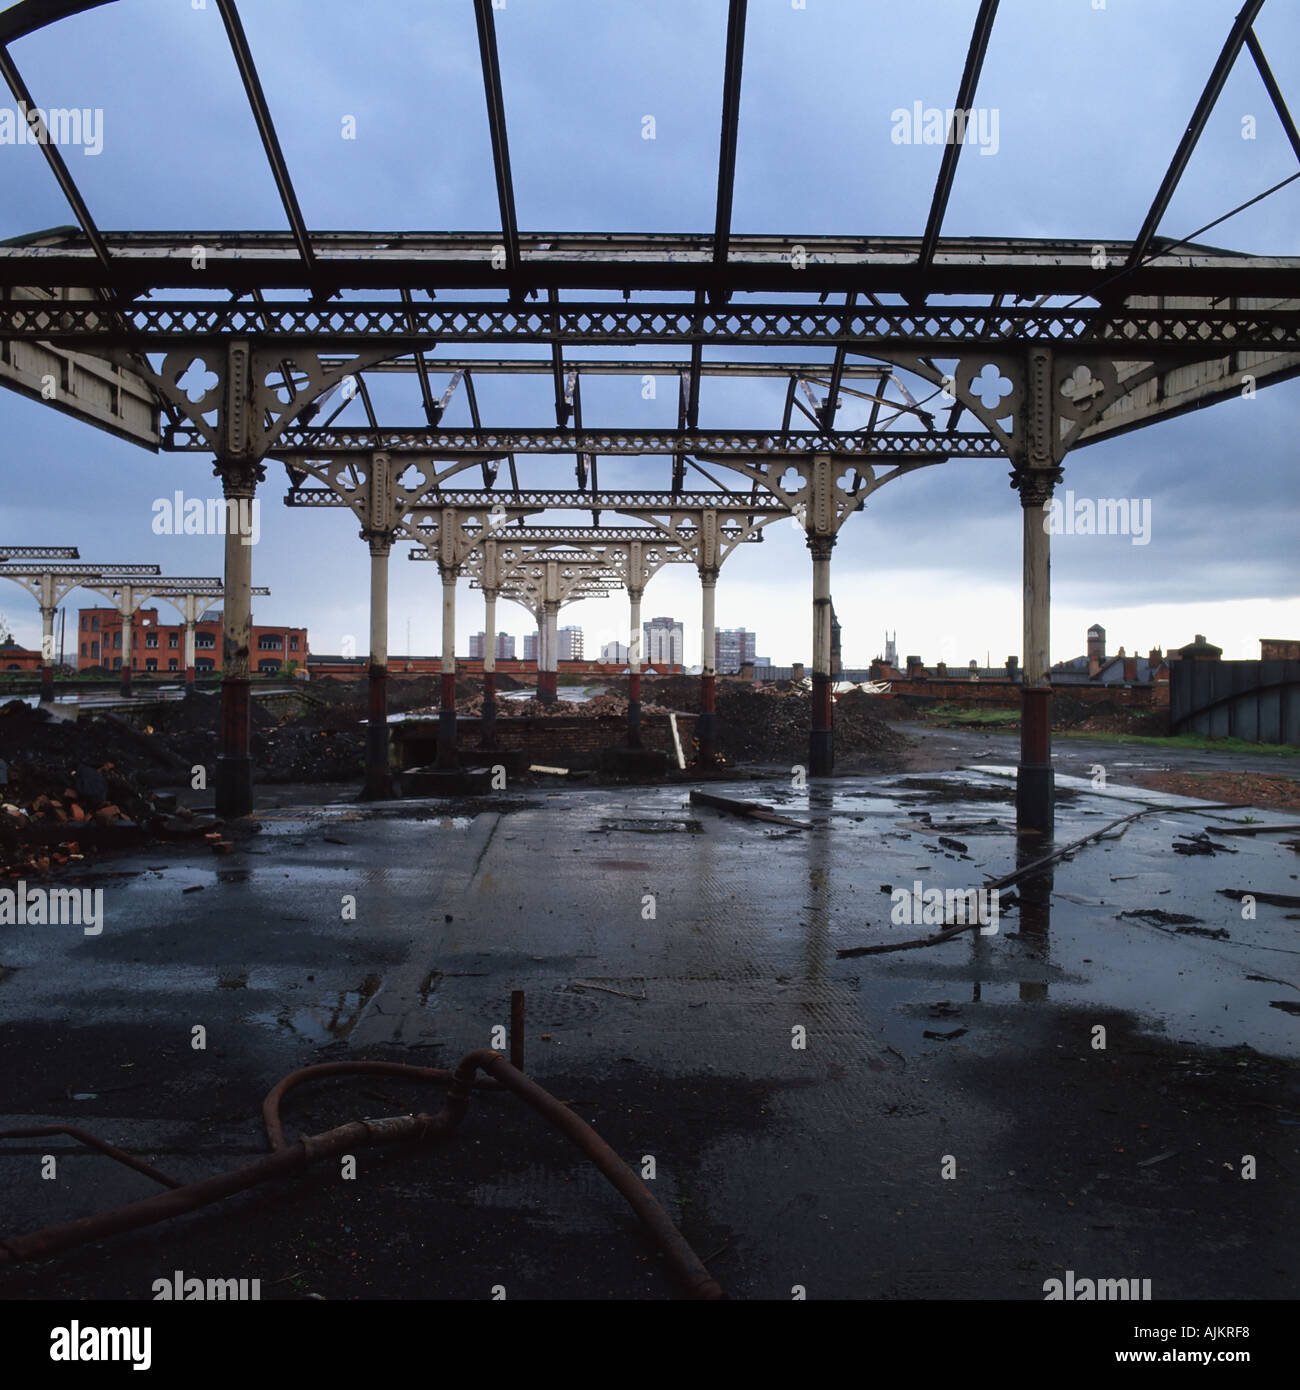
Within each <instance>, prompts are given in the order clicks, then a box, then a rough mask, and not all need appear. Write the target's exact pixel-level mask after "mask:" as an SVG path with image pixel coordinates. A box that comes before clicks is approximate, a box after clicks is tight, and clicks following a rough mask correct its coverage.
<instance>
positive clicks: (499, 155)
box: [474, 0, 519, 275]
mask: <svg viewBox="0 0 1300 1390" xmlns="http://www.w3.org/2000/svg"><path fill="white" fill-rule="evenodd" d="M474 18H475V20H476V22H477V24H478V51H479V57H480V58H481V59H482V63H483V91H484V94H485V96H486V97H487V115H488V131H489V133H490V134H491V137H492V163H493V165H494V166H495V169H496V179H497V202H498V204H499V205H500V208H501V239H502V241H503V242H504V243H505V252H506V271H507V273H508V274H511V275H513V274H514V273H515V272H516V271H517V270H518V269H519V225H518V223H517V221H516V219H515V187H514V183H513V181H512V180H511V177H510V144H509V141H508V140H507V138H506V108H505V102H504V101H503V100H502V96H501V65H500V61H499V59H498V56H497V30H496V20H495V19H494V18H493V16H492V0H474Z"/></svg>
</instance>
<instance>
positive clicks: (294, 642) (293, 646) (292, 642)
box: [289, 637, 298, 652]
mask: <svg viewBox="0 0 1300 1390" xmlns="http://www.w3.org/2000/svg"><path fill="white" fill-rule="evenodd" d="M289 650H290V651H291V652H296V651H297V650H298V639H297V638H296V637H290V638H289Z"/></svg>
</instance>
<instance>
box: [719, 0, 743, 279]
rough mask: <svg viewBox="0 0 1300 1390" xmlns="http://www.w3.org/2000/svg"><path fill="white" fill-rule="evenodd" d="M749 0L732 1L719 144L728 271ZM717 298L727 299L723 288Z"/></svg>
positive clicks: (722, 242)
mask: <svg viewBox="0 0 1300 1390" xmlns="http://www.w3.org/2000/svg"><path fill="white" fill-rule="evenodd" d="M746 5H747V0H731V3H730V7H729V9H728V11H727V56H726V68H725V71H724V74H723V78H722V135H721V139H720V140H719V145H718V202H717V216H716V219H715V221H714V225H713V268H714V269H715V270H724V269H725V268H726V264H727V250H728V246H729V244H730V241H731V204H732V195H733V193H734V191H735V184H736V138H737V132H738V129H739V125H740V78H741V71H742V69H743V67H744V62H745V10H746ZM712 297H713V298H714V299H715V302H716V299H717V298H719V297H720V298H722V299H724V300H725V299H726V298H727V297H728V296H727V291H726V290H725V289H721V290H719V291H718V292H717V294H716V295H714V296H712Z"/></svg>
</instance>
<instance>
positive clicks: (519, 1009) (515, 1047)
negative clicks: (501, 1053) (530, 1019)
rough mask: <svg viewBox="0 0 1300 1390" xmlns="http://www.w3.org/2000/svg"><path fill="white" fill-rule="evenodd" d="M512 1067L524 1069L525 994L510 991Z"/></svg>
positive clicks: (520, 990) (518, 990)
mask: <svg viewBox="0 0 1300 1390" xmlns="http://www.w3.org/2000/svg"><path fill="white" fill-rule="evenodd" d="M510 1065H511V1066H512V1067H515V1068H516V1069H517V1070H519V1071H523V1069H524V992H523V990H522V989H512V990H511V991H510Z"/></svg>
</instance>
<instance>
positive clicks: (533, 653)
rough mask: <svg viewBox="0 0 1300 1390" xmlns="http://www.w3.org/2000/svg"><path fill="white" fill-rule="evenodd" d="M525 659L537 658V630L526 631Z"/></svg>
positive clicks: (533, 659) (532, 659) (534, 659)
mask: <svg viewBox="0 0 1300 1390" xmlns="http://www.w3.org/2000/svg"><path fill="white" fill-rule="evenodd" d="M524 660H525V661H536V660H537V634H536V633H535V632H525V633H524Z"/></svg>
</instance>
